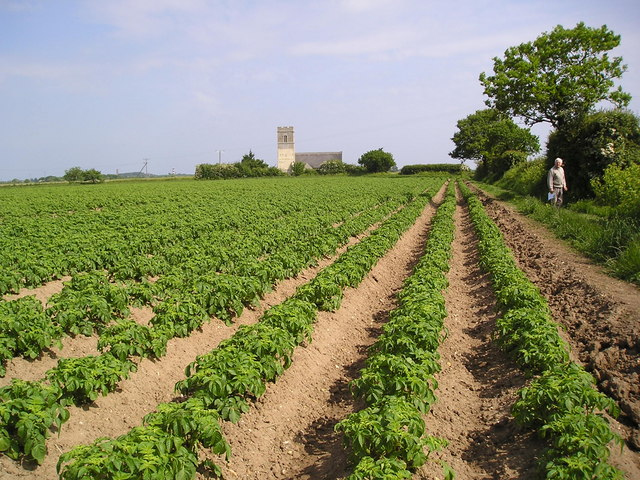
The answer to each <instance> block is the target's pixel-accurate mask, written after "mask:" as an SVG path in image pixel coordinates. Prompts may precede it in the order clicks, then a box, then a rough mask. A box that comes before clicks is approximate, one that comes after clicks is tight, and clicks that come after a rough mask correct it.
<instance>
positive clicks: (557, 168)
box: [547, 158, 567, 207]
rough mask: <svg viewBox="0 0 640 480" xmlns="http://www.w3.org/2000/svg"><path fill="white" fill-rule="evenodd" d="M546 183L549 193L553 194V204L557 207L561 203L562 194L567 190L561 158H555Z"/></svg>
mask: <svg viewBox="0 0 640 480" xmlns="http://www.w3.org/2000/svg"><path fill="white" fill-rule="evenodd" d="M547 185H548V186H549V193H550V194H553V204H554V205H555V206H556V207H559V206H560V205H562V196H563V195H562V194H563V192H566V191H567V181H566V179H565V177H564V168H562V159H561V158H556V161H555V163H554V165H553V167H551V168H550V169H549V173H548V175H547Z"/></svg>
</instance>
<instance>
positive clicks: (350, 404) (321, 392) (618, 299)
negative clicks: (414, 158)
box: [0, 192, 640, 480]
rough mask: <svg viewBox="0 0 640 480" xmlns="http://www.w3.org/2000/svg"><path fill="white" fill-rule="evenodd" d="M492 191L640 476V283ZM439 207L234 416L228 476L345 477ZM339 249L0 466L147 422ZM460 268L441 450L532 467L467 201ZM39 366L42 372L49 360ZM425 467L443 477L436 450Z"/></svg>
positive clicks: (173, 344) (13, 474)
mask: <svg viewBox="0 0 640 480" xmlns="http://www.w3.org/2000/svg"><path fill="white" fill-rule="evenodd" d="M441 193H442V192H441ZM441 193H440V194H439V195H441ZM439 198H441V197H438V196H437V197H436V198H435V199H434V201H435V203H437V202H438V201H439ZM483 200H484V203H485V207H486V208H487V211H488V213H489V214H490V216H491V217H492V218H493V220H494V221H495V222H496V223H497V224H498V226H499V227H500V229H501V230H502V231H503V233H504V235H505V240H506V242H507V244H508V246H509V247H510V248H511V249H512V250H513V251H514V256H515V257H516V260H517V262H518V264H519V265H520V268H522V269H523V270H524V271H525V272H526V274H527V276H528V277H529V278H530V279H531V280H532V281H533V282H534V283H535V284H536V285H537V286H538V287H539V288H540V289H541V291H542V293H543V294H544V295H545V297H546V298H547V300H548V301H549V304H550V307H551V309H552V311H553V313H554V319H555V320H556V321H558V322H561V323H563V324H565V326H566V327H567V331H566V333H565V334H564V337H565V338H566V340H567V341H568V342H569V343H570V344H571V346H572V349H573V352H574V355H575V358H576V360H577V361H579V362H580V363H582V364H584V365H585V367H586V368H588V369H589V370H590V371H592V372H593V373H594V374H596V377H597V378H598V379H599V385H600V388H601V389H602V390H603V391H605V392H606V393H608V394H609V395H611V396H612V397H613V398H615V399H616V400H617V401H618V402H619V403H620V405H621V406H622V408H623V410H624V414H623V416H622V418H621V419H620V420H621V421H620V422H613V424H612V425H613V429H614V430H616V431H618V432H619V433H620V434H621V435H622V436H623V437H624V438H625V439H626V440H627V442H628V444H629V446H630V447H631V449H630V448H625V449H624V452H623V453H622V454H619V453H618V452H615V451H614V452H613V458H612V463H613V464H614V465H616V466H617V467H618V468H620V469H622V470H623V471H625V472H627V478H629V479H632V478H640V455H639V454H638V452H637V449H638V443H640V442H639V441H638V424H637V417H636V416H634V415H635V413H634V412H637V405H638V392H637V389H638V388H640V387H639V385H640V382H639V381H638V372H639V370H640V363H639V362H640V358H639V356H638V348H639V347H640V343H638V328H640V322H638V320H639V319H640V318H639V315H640V313H639V312H640V304H639V303H640V296H638V295H637V293H638V289H636V288H635V287H632V286H629V285H627V284H624V283H622V282H617V281H615V280H613V279H611V278H610V277H607V276H605V275H603V274H602V273H601V272H600V271H599V269H598V268H597V267H594V266H592V265H590V264H589V263H588V262H585V260H584V259H582V258H581V257H579V256H577V255H575V254H572V253H571V252H569V251H568V250H567V249H566V248H565V247H563V246H562V245H561V244H560V243H559V242H558V241H557V240H554V239H553V238H552V236H551V235H550V234H549V233H548V232H546V231H545V230H544V229H542V228H540V227H539V226H536V225H535V224H533V223H531V222H530V221H528V220H527V219H526V218H523V217H521V216H519V215H518V214H516V213H514V212H513V211H512V210H511V209H510V208H508V207H505V206H504V205H502V204H501V203H499V202H497V201H494V200H492V199H489V198H483ZM434 211H435V205H430V206H428V207H427V208H426V209H425V211H424V212H423V214H422V215H421V216H420V217H419V219H418V221H417V222H416V223H415V225H414V226H413V227H411V229H410V230H409V231H408V232H406V233H405V235H403V237H402V238H401V239H400V241H399V242H398V243H397V244H396V246H395V247H394V248H393V249H392V250H391V251H389V252H388V253H387V255H385V256H384V257H383V258H382V259H381V260H380V261H379V262H378V264H377V265H376V266H375V267H374V269H373V270H372V271H371V272H370V273H369V275H368V276H367V277H366V278H365V280H364V281H363V282H362V283H361V284H360V286H359V287H358V288H357V289H347V290H346V291H345V295H344V299H343V301H342V306H341V308H340V309H339V310H338V311H336V312H333V313H330V312H320V313H319V314H318V319H317V323H316V325H315V331H314V336H313V341H312V342H311V343H310V344H309V345H308V346H306V348H299V349H297V350H296V352H295V353H294V357H293V365H292V366H291V367H290V368H289V369H288V370H287V371H286V372H285V373H284V374H283V375H282V376H281V377H280V378H279V379H278V381H277V382H276V383H275V384H269V386H268V388H267V392H266V394H265V395H264V396H263V397H262V398H261V399H260V400H259V401H258V402H256V404H255V405H254V406H253V407H252V409H251V410H250V411H249V412H248V413H246V414H244V415H243V416H242V417H241V420H240V422H239V423H238V424H232V423H229V422H224V425H223V428H224V431H225V436H226V437H227V439H228V440H229V442H230V443H231V447H232V451H233V456H232V458H231V460H230V462H229V463H228V464H225V463H224V460H221V459H215V460H217V461H218V463H219V464H220V465H222V467H223V470H224V472H225V476H226V478H227V479H234V478H239V479H254V478H255V479H258V478H260V479H266V478H274V479H285V478H286V479H289V478H291V479H293V478H301V479H304V478H308V479H336V478H342V477H344V476H345V475H346V474H347V473H348V467H347V458H346V452H345V450H344V449H343V448H342V441H341V437H340V435H338V434H336V433H335V432H334V430H333V427H334V425H335V423H337V422H338V421H339V420H341V419H343V418H344V417H345V416H346V415H347V414H348V413H350V412H351V411H354V410H357V409H359V408H361V407H362V406H361V405H358V404H355V403H354V401H353V399H352V397H351V395H350V393H349V389H348V382H349V381H350V380H351V379H353V378H355V377H357V376H358V371H359V370H360V368H362V366H363V365H364V359H365V358H366V354H367V352H366V349H367V347H368V346H369V345H371V344H372V343H373V342H374V341H375V338H376V337H377V336H378V334H379V333H380V326H381V324H382V323H383V322H385V321H386V318H387V316H388V313H389V311H390V310H392V309H393V308H394V306H395V294H396V293H397V291H398V290H399V289H400V288H401V285H402V281H403V280H404V278H406V276H408V275H409V274H410V272H411V268H412V266H413V265H414V264H415V262H416V261H417V260H418V258H419V257H420V255H421V254H422V253H423V250H422V247H423V245H424V241H425V239H426V237H427V234H428V229H429V222H430V219H431V217H432V215H433V213H434ZM332 260H333V259H326V260H323V261H322V263H321V265H320V266H319V267H316V268H314V269H309V270H307V271H305V272H303V273H302V274H301V275H299V277H298V278H296V279H291V280H287V281H284V282H281V283H280V284H279V285H278V286H277V287H276V289H275V290H274V291H273V292H272V293H270V294H268V295H267V296H266V297H265V299H264V300H263V301H262V302H261V306H260V307H259V308H258V309H256V310H249V309H246V310H245V312H244V313H243V315H242V316H241V317H239V318H238V319H237V320H236V322H235V323H234V325H233V326H231V327H227V326H225V325H224V324H223V323H222V322H219V321H216V320H214V321H212V322H209V323H207V324H206V325H205V326H204V327H203V328H202V331H197V332H194V333H193V334H192V335H191V336H190V337H189V338H186V339H177V338H176V339H173V340H171V341H170V343H169V349H168V352H167V355H166V356H165V357H163V358H162V359H161V360H160V361H156V362H152V361H149V360H144V361H142V362H141V363H140V365H139V368H138V372H137V373H134V374H132V376H131V378H130V379H129V380H126V381H124V382H122V384H121V389H119V390H118V391H117V392H114V393H112V394H109V395H108V396H107V397H101V398H99V399H98V400H97V401H96V402H95V405H92V406H91V407H88V408H85V409H82V408H75V407H72V408H71V409H70V410H71V418H70V420H69V422H67V423H66V424H65V425H63V427H62V431H61V435H60V437H57V436H56V435H55V434H54V435H53V436H52V437H51V438H50V439H49V441H48V444H47V445H48V448H49V452H50V455H48V456H47V458H46V460H45V463H44V464H43V465H42V466H41V467H38V468H37V469H33V468H32V467H31V466H29V465H19V464H17V463H15V462H13V461H11V460H9V459H7V458H6V457H0V478H2V479H7V480H13V479H18V478H20V479H52V480H54V479H56V478H57V475H56V474H55V463H56V461H57V456H58V455H57V453H56V452H58V453H62V452H65V451H67V450H69V448H70V447H71V446H73V445H76V444H79V443H89V442H90V441H92V440H93V439H95V438H97V437H98V436H105V435H106V436H110V437H114V436H117V435H119V434H122V433H125V432H126V431H128V430H129V429H130V428H131V427H132V426H134V425H138V424H139V423H140V421H141V418H142V416H143V415H144V414H146V413H148V412H150V411H152V410H153V409H154V408H155V407H156V405H157V404H158V403H160V402H163V401H170V400H171V399H172V398H174V396H175V394H174V393H173V385H174V384H175V382H176V381H178V380H180V379H182V378H183V376H184V375H183V372H184V367H185V366H186V365H187V364H188V363H190V362H191V361H192V360H193V359H194V357H195V356H196V355H198V354H201V353H205V352H208V351H210V350H211V349H212V348H213V347H215V346H216V345H217V344H218V343H219V342H220V341H221V340H222V339H224V338H228V337H229V336H230V335H232V334H233V333H234V332H235V330H236V329H237V328H238V327H239V326H240V325H242V324H251V323H254V322H255V321H257V320H258V319H259V318H260V316H261V314H262V313H263V312H264V310H266V309H267V308H268V307H269V306H270V305H274V304H277V303H280V302H281V301H282V300H284V299H286V298H287V297H289V296H290V295H291V294H293V292H294V291H295V288H296V287H297V286H298V285H299V284H302V283H304V282H306V281H308V279H310V278H312V277H313V276H315V274H316V273H317V272H318V271H319V270H320V268H322V267H323V266H326V265H327V264H329V263H331V261H332ZM450 266H451V268H450V271H449V274H448V278H449V282H450V286H449V288H448V290H447V292H446V295H445V298H446V302H447V310H448V313H449V317H448V318H447V320H446V326H447V328H448V330H449V336H448V338H447V340H446V341H445V342H444V343H443V345H442V346H441V349H440V354H441V356H442V358H441V364H442V367H443V369H442V372H441V373H440V374H439V375H438V381H439V384H440V385H439V389H438V390H437V391H436V395H437V396H438V401H437V403H436V404H435V405H434V407H433V409H432V412H431V413H430V414H429V415H428V416H427V431H428V432H429V433H430V434H432V435H437V436H442V437H444V438H447V439H448V440H449V441H450V446H449V447H447V449H446V450H445V451H443V452H440V453H438V454H436V455H435V458H437V459H441V460H444V461H446V462H447V463H448V464H449V465H451V466H452V467H453V469H454V470H455V471H456V473H457V475H458V476H457V478H459V479H471V478H496V479H498V478H500V479H516V478H517V479H529V478H534V476H533V472H532V470H533V463H534V462H535V456H536V454H537V453H538V452H539V451H540V449H541V443H540V441H539V440H537V438H535V437H534V436H533V435H531V434H529V433H527V432H523V431H520V430H519V429H518V428H517V427H516V426H515V425H514V424H513V420H512V419H511V417H510V416H509V409H510V406H511V405H512V403H513V401H515V395H516V391H517V389H518V388H520V387H521V386H522V385H524V383H525V381H526V380H525V379H524V378H523V376H522V375H521V373H520V372H519V371H518V370H517V369H515V368H514V367H513V366H512V362H511V361H510V360H508V359H507V358H506V357H504V356H503V355H502V354H501V353H500V352H499V351H498V350H497V348H496V347H495V345H494V344H493V343H492V342H491V338H490V337H491V331H492V329H493V322H494V320H495V317H496V313H495V311H494V305H495V301H494V299H493V294H492V292H491V288H490V283H489V280H488V278H487V277H486V275H484V274H483V272H481V271H480V270H479V268H478V265H477V253H476V250H475V237H474V234H473V231H472V228H471V225H470V223H469V221H468V219H467V217H466V210H465V208H464V206H462V205H459V206H458V208H457V211H456V239H455V241H454V245H453V258H452V260H451V264H450ZM83 342H84V343H82V346H80V345H81V344H80V343H78V344H77V345H76V348H78V349H79V352H80V351H81V352H82V353H77V354H78V355H86V354H91V353H95V342H96V340H95V338H93V339H89V340H83ZM73 345H74V344H73V342H71V341H70V342H69V344H65V349H64V350H63V354H64V355H65V356H68V355H69V354H70V350H69V349H67V347H69V348H71V349H73V348H74V347H73ZM634 346H635V347H634ZM634 348H635V350H634ZM85 352H86V353H85ZM49 360H51V361H52V364H51V366H54V365H55V362H56V361H57V359H56V358H55V356H53V358H52V359H50V358H45V359H44V361H45V362H46V361H49ZM36 363H38V362H21V361H14V362H13V363H12V364H11V365H10V366H9V367H10V369H11V370H10V371H9V372H8V375H7V377H5V378H10V377H11V376H12V375H15V376H20V377H24V375H22V374H21V373H19V372H23V373H24V371H25V370H26V369H28V368H36V370H38V369H42V368H43V367H42V366H39V367H35V364H36ZM51 366H49V367H47V368H51ZM43 371H44V370H43ZM31 375H33V376H34V378H39V377H38V371H33V372H32V373H31ZM634 375H635V377H634ZM40 376H41V375H40ZM634 422H635V423H634ZM634 448H635V451H634V450H633V449H634ZM198 478H202V479H204V478H207V477H204V476H200V477H198ZM414 478H420V479H434V478H442V475H441V473H440V468H439V467H438V466H437V465H436V464H435V463H431V462H430V463H428V464H427V465H425V466H424V467H423V468H422V469H420V470H419V471H418V473H417V474H416V475H414Z"/></svg>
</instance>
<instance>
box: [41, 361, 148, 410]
mask: <svg viewBox="0 0 640 480" xmlns="http://www.w3.org/2000/svg"><path fill="white" fill-rule="evenodd" d="M135 370H136V365H135V363H133V362H131V361H130V360H119V359H117V358H116V357H114V356H113V355H111V354H110V353H104V354H102V355H98V356H93V355H89V356H86V357H81V358H63V359H60V360H59V361H58V365H57V367H56V368H53V369H51V370H49V371H48V372H47V373H46V376H47V379H48V380H49V382H51V384H52V385H55V386H57V387H58V388H59V389H60V390H61V391H62V393H63V395H64V397H65V398H68V399H71V400H72V401H73V403H74V404H76V405H84V404H87V403H90V402H93V401H94V400H95V399H96V398H98V395H103V396H104V395H107V394H108V393H110V392H113V391H114V390H115V389H116V387H117V385H118V382H119V381H120V380H122V379H123V378H129V372H131V371H135Z"/></svg>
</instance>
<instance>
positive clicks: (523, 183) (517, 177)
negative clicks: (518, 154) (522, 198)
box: [495, 157, 548, 196]
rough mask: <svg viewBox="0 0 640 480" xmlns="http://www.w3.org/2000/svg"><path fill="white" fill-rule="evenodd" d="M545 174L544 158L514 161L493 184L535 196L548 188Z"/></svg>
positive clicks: (521, 193) (520, 193)
mask: <svg viewBox="0 0 640 480" xmlns="http://www.w3.org/2000/svg"><path fill="white" fill-rule="evenodd" d="M546 176H547V168H546V163H545V159H544V157H539V158H536V159H535V160H531V161H526V162H519V163H516V164H515V165H514V166H512V167H511V168H510V169H509V170H507V171H506V172H505V174H504V175H503V177H502V178H501V179H500V180H498V181H497V182H496V183H495V184H496V185H497V186H499V187H501V188H504V189H508V190H510V191H512V192H515V193H517V194H519V195H532V196H537V195H542V194H543V193H544V192H546V191H547V190H548V189H547V187H546ZM541 186H542V189H541V188H540V187H541Z"/></svg>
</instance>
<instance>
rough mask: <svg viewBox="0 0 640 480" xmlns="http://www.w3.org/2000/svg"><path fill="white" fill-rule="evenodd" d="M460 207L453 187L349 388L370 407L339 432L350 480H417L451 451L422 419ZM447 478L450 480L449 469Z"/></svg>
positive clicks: (432, 385) (431, 395) (441, 333)
mask: <svg viewBox="0 0 640 480" xmlns="http://www.w3.org/2000/svg"><path fill="white" fill-rule="evenodd" d="M455 208H456V199H455V192H454V184H453V182H451V183H449V186H448V189H447V193H446V196H445V199H444V202H443V203H442V204H441V205H440V206H439V207H438V210H437V212H436V214H435V215H434V218H433V221H432V224H431V229H430V232H429V237H428V239H427V242H426V244H425V246H424V253H423V255H422V257H421V259H420V260H419V261H418V263H417V264H416V266H415V267H414V270H413V272H412V275H411V276H410V277H408V278H407V279H406V280H405V282H404V284H403V288H402V290H401V291H400V293H399V294H398V306H397V307H396V308H395V309H394V310H392V311H391V312H390V314H389V321H388V322H387V323H386V324H385V325H384V327H383V333H382V335H381V336H380V337H379V338H378V340H377V341H376V342H375V343H374V344H373V345H372V347H371V348H370V350H369V357H368V358H367V360H366V365H365V367H364V368H363V369H362V370H361V371H360V376H359V377H358V378H356V379H355V380H353V381H352V382H351V385H350V386H351V390H352V392H353V394H354V395H355V396H356V397H357V398H359V399H361V400H362V401H364V403H365V404H366V408H365V409H363V410H360V411H357V412H354V413H352V414H350V415H349V416H348V417H347V418H345V419H344V420H342V421H341V422H340V423H338V424H337V425H336V430H337V431H340V432H343V435H344V442H345V445H346V446H347V447H348V448H349V450H350V453H351V455H350V456H351V460H352V462H353V464H354V469H353V473H352V474H351V475H350V476H349V477H347V478H348V479H349V480H364V479H382V478H387V479H392V478H395V479H400V478H411V476H412V472H414V471H415V470H416V469H417V468H418V467H420V466H422V465H423V464H424V463H425V462H426V461H427V459H428V457H429V454H430V453H431V452H433V451H436V450H438V449H440V448H442V447H444V446H446V444H447V442H446V440H444V439H440V438H436V437H433V436H431V435H428V434H427V433H426V425H425V421H424V419H423V415H426V414H427V413H428V412H429V410H430V408H431V405H432V404H433V403H434V402H435V400H436V395H435V391H436V389H437V387H438V382H437V380H436V377H435V375H436V374H437V373H438V372H439V371H440V363H439V360H440V356H439V354H438V352H437V349H438V347H439V345H440V343H441V342H442V341H443V340H444V339H445V337H446V331H445V327H444V319H445V317H446V316H447V312H446V308H445V302H444V296H443V291H444V290H445V289H446V288H447V286H448V280H447V278H446V274H447V272H448V271H449V260H450V257H451V243H452V241H453V236H454V229H455V225H454V222H453V213H454V211H455ZM425 450H426V453H425ZM445 472H446V473H445V475H446V476H447V478H452V475H453V473H452V471H451V470H450V469H449V468H448V467H447V466H445Z"/></svg>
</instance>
